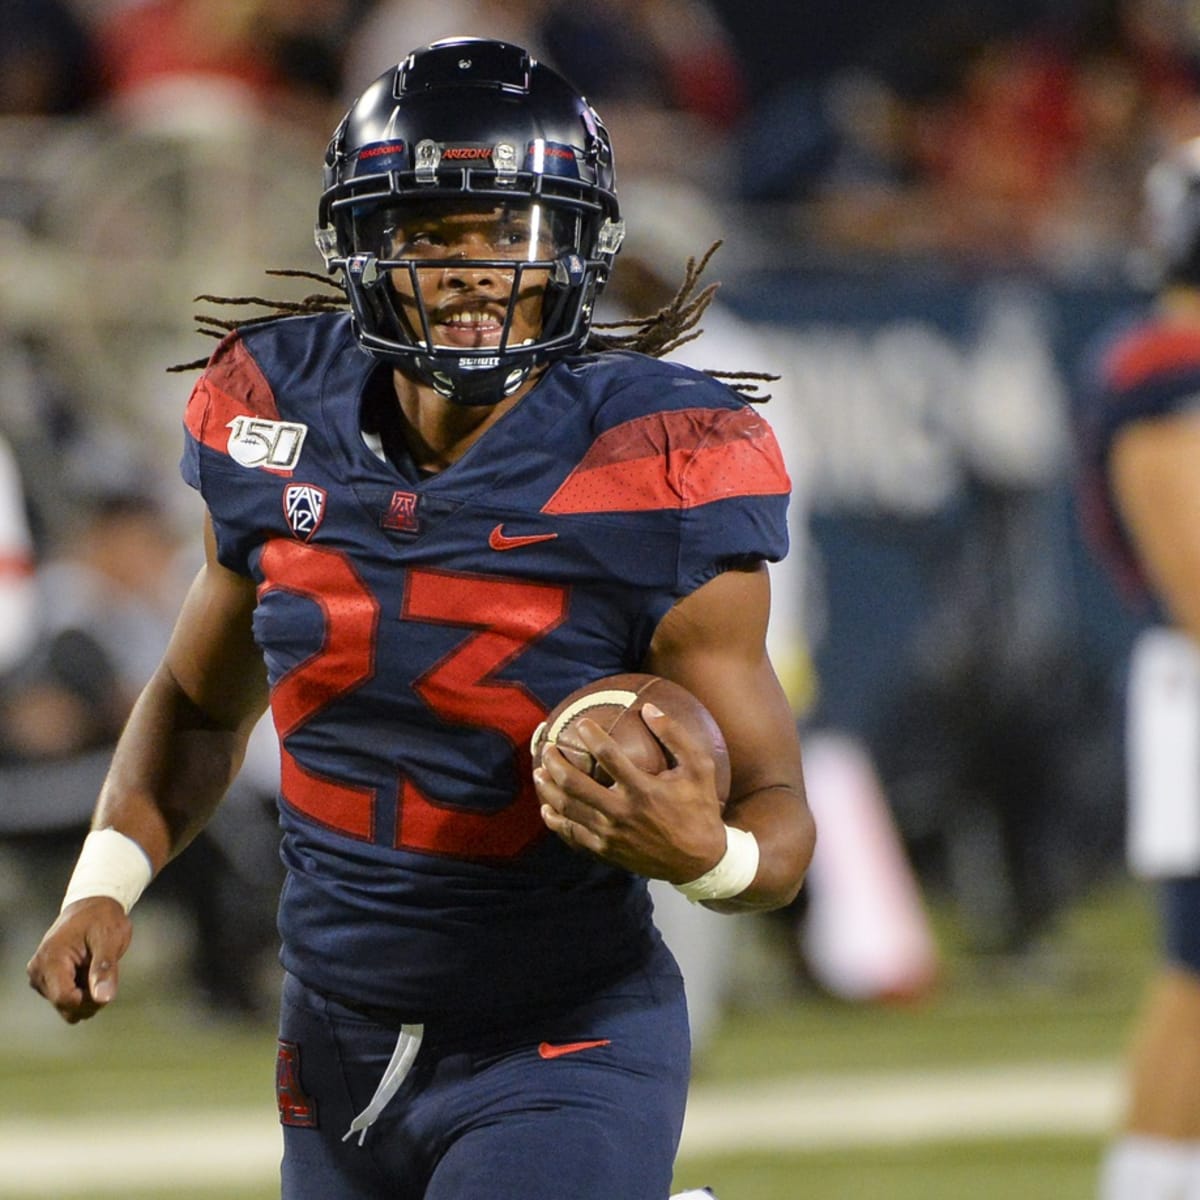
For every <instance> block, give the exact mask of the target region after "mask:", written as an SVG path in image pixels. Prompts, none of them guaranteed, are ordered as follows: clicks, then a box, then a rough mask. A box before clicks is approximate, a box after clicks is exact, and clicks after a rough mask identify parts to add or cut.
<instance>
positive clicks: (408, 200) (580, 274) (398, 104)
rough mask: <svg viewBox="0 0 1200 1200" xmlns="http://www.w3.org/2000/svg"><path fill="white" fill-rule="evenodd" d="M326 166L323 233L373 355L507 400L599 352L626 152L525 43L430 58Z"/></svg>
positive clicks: (399, 78) (486, 400) (368, 113)
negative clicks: (595, 318) (549, 367)
mask: <svg viewBox="0 0 1200 1200" xmlns="http://www.w3.org/2000/svg"><path fill="white" fill-rule="evenodd" d="M325 174H326V188H325V191H324V193H323V195H322V197H321V205H320V211H319V215H318V224H317V244H318V246H319V247H320V249H321V252H322V254H323V255H324V257H325V261H326V265H327V266H328V267H329V269H330V270H331V271H338V272H340V273H341V275H342V280H343V282H344V284H345V287H346V291H347V294H348V296H349V299H350V305H351V310H352V312H353V315H354V321H355V334H356V337H357V339H358V341H359V344H360V345H361V346H362V348H363V349H364V350H366V351H368V352H369V353H371V354H373V355H375V356H376V357H377V358H380V359H383V360H385V361H388V362H391V363H393V364H395V365H396V366H397V367H398V368H399V369H400V370H401V371H402V372H404V373H405V374H408V375H410V376H412V377H414V378H416V379H418V380H420V381H421V382H424V383H426V384H429V385H431V386H433V387H434V388H436V389H437V390H438V391H439V392H440V393H441V394H443V395H445V396H448V397H449V398H450V399H452V400H455V401H457V402H459V403H466V404H494V403H496V402H497V401H499V400H500V399H502V398H503V397H504V396H506V395H510V394H511V393H512V392H514V391H515V390H516V389H517V388H519V387H520V386H521V384H522V383H523V382H524V381H525V380H526V379H527V378H528V376H529V373H530V371H531V370H532V369H533V368H534V367H535V366H537V365H539V364H541V363H545V362H550V361H553V360H555V359H557V358H561V357H563V356H564V355H567V354H572V353H577V352H579V351H580V350H582V349H583V346H584V344H585V342H586V341H587V337H588V333H589V330H590V326H591V320H592V314H593V309H594V306H595V302H596V298H597V296H598V294H599V292H600V290H601V288H602V287H603V286H604V283H605V282H606V281H607V278H608V274H609V270H610V268H611V265H612V260H613V257H614V255H615V254H616V252H617V249H618V248H619V246H620V242H621V238H622V235H623V231H624V227H623V225H622V223H621V221H620V218H619V212H618V208H617V201H616V195H615V193H614V191H613V174H612V155H611V147H610V145H609V142H608V135H607V133H606V132H605V130H604V127H603V125H602V124H601V123H600V121H599V118H598V117H596V114H595V113H594V112H593V111H592V109H591V108H590V107H589V106H588V104H587V102H586V100H584V99H583V97H582V96H580V95H579V94H578V93H576V92H575V91H574V90H573V89H572V88H571V87H570V85H569V84H567V83H566V81H565V80H563V79H562V78H561V77H560V76H558V75H557V74H555V73H554V72H552V71H550V69H549V68H547V67H544V66H542V65H541V64H538V63H536V62H534V60H532V59H530V58H529V56H528V55H527V54H526V53H525V52H524V51H522V50H520V49H519V48H517V47H513V46H507V45H505V44H503V43H498V42H487V41H481V40H473V39H460V40H457V41H453V42H444V43H437V44H435V45H434V46H432V47H429V48H428V49H426V50H423V51H418V52H416V53H414V54H413V55H411V56H410V57H409V58H408V59H407V60H406V62H404V63H401V64H400V65H399V66H398V67H397V68H395V69H394V70H393V71H392V72H389V73H387V74H385V75H383V76H381V77H380V78H379V79H378V80H376V82H375V83H374V84H373V85H372V86H371V88H369V89H368V90H367V91H366V92H364V93H363V96H362V97H360V99H359V101H358V102H357V103H356V105H355V107H354V108H352V109H351V111H350V113H348V114H347V117H346V119H345V120H344V121H343V122H342V124H341V126H340V127H339V129H338V131H337V133H336V134H335V135H334V139H333V141H332V142H331V143H330V148H329V153H328V155H327V156H326V172H325ZM460 235H461V236H460Z"/></svg>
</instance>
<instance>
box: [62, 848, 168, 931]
mask: <svg viewBox="0 0 1200 1200" xmlns="http://www.w3.org/2000/svg"><path fill="white" fill-rule="evenodd" d="M153 874H154V871H153V869H152V868H151V866H150V860H149V858H147V857H146V852H145V851H144V850H143V849H142V848H141V846H139V845H138V844H137V842H135V841H134V840H133V838H129V837H126V836H125V835H124V834H123V833H118V832H117V831H116V830H115V829H93V830H92V832H91V833H89V834H88V835H87V837H86V838H84V839H83V849H82V850H80V852H79V858H78V860H77V861H76V863H75V870H74V872H73V873H72V875H71V882H70V883H68V884H67V894H66V895H65V896H64V897H63V902H62V907H63V908H66V907H67V905H68V904H74V903H75V901H76V900H83V899H86V898H87V897H88V896H111V897H112V898H113V899H114V900H116V901H117V902H118V903H119V904H120V905H121V907H122V908H123V909H124V910H125V911H126V912H128V911H129V910H130V909H131V908H132V907H133V906H134V903H135V902H136V901H137V898H138V897H139V896H140V895H141V894H142V892H144V891H145V890H146V884H148V883H149V882H150V877H151V876H152V875H153ZM59 911H60V912H61V911H62V910H61V909H60V910H59Z"/></svg>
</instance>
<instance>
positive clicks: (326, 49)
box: [100, 0, 362, 129]
mask: <svg viewBox="0 0 1200 1200" xmlns="http://www.w3.org/2000/svg"><path fill="white" fill-rule="evenodd" d="M361 6H362V0H310V2H309V3H307V4H304V5H296V4H294V3H291V0H140V2H139V3H134V4H130V5H125V6H123V7H121V8H118V9H117V10H116V11H115V12H113V13H112V14H111V15H109V16H108V17H107V19H106V20H104V21H102V22H101V25H100V52H101V68H102V78H103V83H104V87H105V92H106V96H107V98H108V100H109V102H110V103H111V104H113V105H114V106H115V108H116V109H117V111H119V112H121V113H122V114H124V115H127V116H134V117H138V118H142V117H146V116H151V115H154V114H155V113H156V110H157V109H159V108H161V107H163V106H164V105H165V106H166V107H167V108H176V107H181V106H182V107H184V108H187V107H189V106H191V105H196V106H198V107H201V108H202V107H204V106H205V105H210V106H215V107H217V108H218V109H219V108H221V107H222V106H225V105H228V106H230V107H231V108H233V109H236V108H238V107H242V108H245V109H249V110H253V111H258V112H261V113H262V114H264V115H269V116H271V117H274V118H277V119H278V118H282V119H284V120H287V121H290V122H291V123H293V124H296V125H299V126H305V127H308V126H312V127H315V128H320V129H324V127H325V125H326V124H328V116H329V112H330V110H331V108H335V107H336V103H335V101H336V98H337V97H338V95H339V94H340V91H341V82H342V60H341V53H342V47H343V43H344V38H345V36H346V33H347V31H348V30H349V28H350V27H351V25H352V24H353V20H354V18H355V16H356V15H357V12H358V10H359V9H360V8H361Z"/></svg>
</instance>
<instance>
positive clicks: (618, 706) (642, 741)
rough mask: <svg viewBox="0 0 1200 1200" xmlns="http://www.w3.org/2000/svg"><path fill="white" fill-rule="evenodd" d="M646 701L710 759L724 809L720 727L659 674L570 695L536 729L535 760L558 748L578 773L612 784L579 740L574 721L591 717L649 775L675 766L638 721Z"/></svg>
mask: <svg viewBox="0 0 1200 1200" xmlns="http://www.w3.org/2000/svg"><path fill="white" fill-rule="evenodd" d="M647 701H650V702H652V703H654V704H656V705H657V706H658V707H659V708H660V709H661V710H662V711H663V712H664V713H666V715H667V716H668V717H671V718H672V719H674V720H676V721H678V722H679V723H680V724H681V725H682V726H683V727H684V728H685V729H686V730H687V731H688V733H689V734H691V736H692V737H693V738H695V739H696V740H697V741H698V742H699V743H700V745H702V746H703V747H704V748H705V749H706V750H707V751H708V752H709V754H710V755H711V756H712V759H713V764H714V766H715V767H716V783H717V796H718V798H719V799H720V801H721V804H722V806H723V805H724V804H725V801H726V800H728V799H729V752H728V750H727V749H726V747H725V738H724V736H723V735H722V733H721V730H720V727H719V726H718V725H717V722H716V721H715V720H714V719H713V716H712V714H711V713H710V712H709V711H708V709H707V708H705V707H704V705H703V704H701V702H700V701H699V700H697V699H696V697H695V696H693V695H692V693H691V692H689V691H688V690H687V688H684V687H680V685H679V684H677V683H672V682H671V680H669V679H663V678H662V677H661V676H659V675H643V674H625V675H608V676H606V677H605V678H603V679H596V680H593V681H592V682H591V683H588V684H585V685H584V686H583V687H581V688H579V689H578V690H577V691H574V692H572V693H571V694H570V695H569V696H567V697H566V698H565V699H563V700H562V701H560V702H559V703H558V704H557V705H555V706H554V708H553V709H552V710H551V711H550V713H549V714H548V715H547V717H546V719H545V721H543V722H542V723H541V725H539V726H538V727H537V729H536V730H534V733H533V739H532V741H531V742H530V750H531V752H532V754H533V761H534V762H535V763H539V762H541V759H542V751H543V750H544V749H545V748H546V746H548V745H553V746H557V747H558V748H559V750H561V751H562V753H563V755H564V757H565V758H566V759H567V761H568V762H570V763H572V764H573V765H574V766H576V767H578V768H579V769H580V770H581V771H585V772H587V774H589V775H590V776H591V777H592V778H593V779H595V780H597V781H598V782H600V783H603V784H605V785H606V786H607V785H608V784H610V783H612V780H611V779H610V778H609V776H608V774H607V772H606V771H605V770H604V768H603V767H601V766H600V764H599V763H598V762H596V760H595V759H594V758H593V757H592V756H591V754H590V753H589V752H588V749H587V747H586V746H585V745H584V744H583V742H582V741H581V740H580V737H579V733H578V723H579V721H580V719H581V718H582V717H589V718H591V720H593V721H595V722H596V724H597V725H599V726H600V728H601V729H603V730H604V731H605V732H606V733H607V734H608V735H609V736H610V737H611V738H613V739H614V740H615V741H616V742H617V744H618V745H619V746H620V747H621V749H622V750H624V751H625V753H626V754H628V755H629V757H630V759H631V760H632V761H633V763H634V765H635V766H637V767H639V768H640V769H641V770H643V771H647V772H649V773H650V774H652V775H657V774H658V773H659V772H660V771H665V770H666V769H667V768H668V767H670V766H673V765H674V763H673V760H672V759H671V758H670V756H669V755H668V753H667V750H666V748H665V747H664V746H663V745H662V743H661V742H659V741H658V739H657V738H655V737H654V735H653V734H652V733H651V732H650V729H649V727H648V726H647V725H646V722H645V721H644V720H642V716H641V710H642V705H643V704H645V703H646V702H647Z"/></svg>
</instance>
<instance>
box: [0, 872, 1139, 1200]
mask: <svg viewBox="0 0 1200 1200" xmlns="http://www.w3.org/2000/svg"><path fill="white" fill-rule="evenodd" d="M147 903H148V902H147ZM139 916H140V917H141V927H140V928H139V940H138V943H135V949H134V951H132V952H131V955H130V958H129V960H128V961H127V964H126V967H125V971H124V976H123V981H122V989H123V990H122V994H121V996H120V997H119V999H118V1002H117V1003H116V1004H115V1005H114V1007H113V1008H112V1009H111V1010H109V1011H107V1012H105V1013H103V1014H101V1016H100V1017H99V1018H98V1019H96V1020H94V1021H92V1022H89V1023H87V1024H85V1025H81V1026H78V1027H75V1028H69V1027H68V1026H66V1025H64V1024H62V1022H60V1021H59V1019H58V1018H57V1017H56V1016H55V1015H54V1014H53V1013H52V1012H50V1010H49V1008H48V1007H47V1006H45V1005H44V1004H43V1003H42V1002H41V1001H40V1000H38V999H37V998H36V997H35V996H34V995H33V993H32V992H29V991H28V989H26V988H25V987H24V982H23V976H22V971H21V965H22V963H23V959H24V957H25V955H26V954H27V953H28V950H29V949H30V948H31V947H30V946H29V945H27V944H23V943H27V942H28V939H29V937H30V936H31V931H32V932H33V934H35V933H36V931H35V930H32V927H31V926H29V925H28V917H26V918H25V921H24V922H23V923H22V924H21V926H20V928H19V929H17V930H16V931H15V932H14V931H13V930H11V929H10V930H9V937H8V939H7V941H6V944H5V946H4V954H3V962H4V964H5V978H4V980H3V983H2V984H0V1006H2V1007H0V1196H37V1197H40V1198H42V1200H85V1198H89V1197H95V1196H121V1197H127V1198H130V1200H148V1198H150V1197H155V1198H158V1197H161V1198H163V1200H167V1198H168V1197H169V1198H170V1200H191V1198H195V1200H200V1198H202V1197H203V1198H206V1200H214V1198H216V1197H222V1198H224V1200H267V1198H268V1197H271V1196H275V1195H277V1189H276V1187H275V1186H274V1183H273V1170H274V1161H275V1153H276V1150H275V1140H276V1139H277V1128H276V1127H275V1123H274V1092H273V1083H274V1079H273V1049H274V1033H273V1030H272V1028H271V1027H270V1024H269V1023H264V1024H262V1025H253V1024H252V1025H245V1024H235V1023H231V1022H225V1021H219V1020H215V1019H213V1018H212V1017H211V1016H209V1015H206V1014H203V1013H201V1012H200V1011H199V1010H198V1009H197V1008H196V1007H195V1006H194V1005H192V1004H191V1003H190V1002H189V1000H188V997H187V996H186V995H181V993H180V989H179V988H178V987H174V986H172V980H174V979H176V978H177V977H178V976H179V974H180V970H181V963H180V962H179V959H178V956H179V952H178V951H175V952H174V953H173V952H172V950H171V949H170V948H171V947H172V946H173V945H175V944H176V943H177V942H178V941H179V938H180V936H181V935H180V931H179V930H178V928H177V927H176V926H175V925H174V924H173V918H172V917H171V915H170V914H169V913H158V914H156V913H155V912H154V910H153V909H152V908H150V907H147V908H146V915H145V916H143V915H142V911H141V910H139ZM738 919H739V920H746V921H749V920H751V919H750V918H738ZM753 920H755V921H758V920H762V919H760V918H754V919H753ZM766 928H767V927H765V926H747V940H748V941H754V940H755V939H756V938H757V939H758V940H759V942H760V951H761V945H769V944H770V938H769V937H768V936H767V935H766V934H764V933H763V932H762V930H763V929H766ZM770 929H771V933H772V935H774V936H777V928H776V927H775V926H772V927H770ZM939 931H940V934H941V938H942V943H943V949H944V953H945V960H946V962H945V976H944V980H943V982H942V985H941V987H940V989H939V991H938V993H937V994H936V996H935V997H934V998H933V999H932V1000H930V1001H928V1002H926V1003H924V1004H922V1005H920V1006H916V1007H909V1008H903V1007H901V1008H883V1007H859V1006H849V1005H845V1004H841V1003H837V1002H833V1001H830V1000H828V999H826V998H823V997H821V996H819V995H817V994H815V993H814V992H813V991H812V990H811V989H806V988H804V987H803V986H802V985H799V984H796V985H794V986H789V985H787V984H786V982H781V977H780V975H779V974H778V973H776V976H775V977H774V978H771V979H768V978H767V976H768V975H769V974H770V973H769V972H768V973H766V974H765V975H764V979H763V981H762V983H761V986H756V982H757V981H756V980H755V979H754V978H750V977H747V978H743V980H742V981H741V983H742V986H741V987H740V988H739V997H740V999H739V1002H738V1003H737V1005H736V1006H735V1007H734V1008H733V1009H732V1010H731V1011H730V1012H729V1013H728V1014H727V1016H726V1018H725V1019H724V1021H723V1023H722V1025H721V1027H720V1029H719V1030H718V1032H717V1033H716V1035H715V1037H714V1039H713V1041H712V1042H711V1043H710V1044H709V1045H708V1046H707V1048H706V1049H705V1052H704V1054H703V1056H702V1057H701V1059H700V1061H699V1062H698V1063H697V1070H696V1082H695V1088H694V1106H695V1112H694V1113H693V1111H692V1110H691V1109H689V1118H688V1120H689V1128H688V1129H685V1135H684V1149H683V1152H682V1154H681V1158H680V1161H679V1166H678V1172H677V1179H676V1186H677V1187H678V1188H684V1187H697V1186H701V1185H708V1186H711V1187H713V1188H714V1190H715V1191H716V1192H717V1194H718V1196H719V1197H720V1200H858V1198H860V1197H861V1198H863V1200H909V1198H911V1200H918V1198H919V1200H943V1198H944V1200H951V1198H954V1200H962V1198H964V1197H970V1198H971V1200H993V1198H994V1200H1001V1198H1004V1200H1010V1198H1013V1197H1020V1198H1021V1200H1091V1198H1092V1197H1093V1194H1094V1183H1095V1175H1096V1164H1097V1159H1098V1155H1099V1152H1100V1148H1101V1145H1102V1141H1103V1135H1104V1132H1105V1130H1106V1129H1108V1128H1109V1127H1110V1126H1111V1123H1112V1120H1113V1119H1114V1117H1115V1113H1116V1111H1117V1108H1118V1105H1119V1088H1120V1075H1119V1059H1120V1054H1121V1051H1122V1049H1123V1046H1124V1044H1125V1041H1126V1039H1127V1036H1128V1026H1129V1021H1130V1018H1131V1016H1132V1014H1133V1011H1134V1008H1135V1006H1136V1003H1137V999H1138V996H1139V994H1140V991H1141V988H1142V986H1143V984H1144V982H1145V979H1146V976H1147V973H1148V972H1149V970H1150V969H1151V967H1152V965H1153V962H1154V953H1153V945H1154V940H1155V933H1154V921H1153V917H1152V914H1151V910H1150V901H1149V897H1148V896H1147V895H1146V894H1145V893H1144V892H1143V891H1142V890H1140V889H1138V888H1135V887H1133V886H1131V885H1129V884H1126V883H1118V884H1114V885H1111V886H1109V887H1104V888H1100V889H1097V891H1096V892H1095V894H1094V895H1093V896H1092V897H1091V898H1090V899H1089V900H1088V901H1086V902H1085V903H1081V904H1078V905H1076V906H1075V908H1074V909H1073V910H1072V911H1071V912H1070V913H1069V914H1067V916H1066V917H1065V918H1064V919H1063V920H1062V921H1061V922H1060V925H1059V927H1058V928H1057V930H1056V931H1055V933H1054V935H1053V937H1052V938H1051V939H1049V941H1048V942H1047V944H1046V945H1045V946H1044V947H1042V948H1041V949H1040V951H1039V953H1038V955H1037V956H1036V959H1034V960H1031V961H1028V962H1023V963H1017V964H1014V963H1011V962H1000V961H996V962H991V961H988V960H987V959H981V958H979V957H970V956H966V955H964V954H963V953H961V952H960V951H959V950H958V949H957V948H956V946H955V935H954V926H953V922H952V921H950V920H945V919H943V920H941V921H939ZM747 961H748V962H749V961H750V960H747ZM743 967H744V970H745V973H746V975H747V976H753V974H754V968H753V966H752V965H746V964H743ZM693 1117H695V1121H694V1123H693ZM564 1200H569V1198H567V1197H564ZM613 1200H620V1198H619V1197H614V1198H613Z"/></svg>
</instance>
